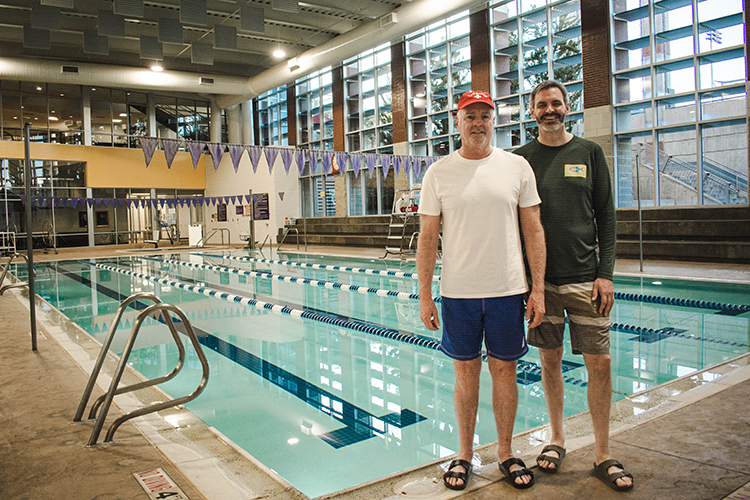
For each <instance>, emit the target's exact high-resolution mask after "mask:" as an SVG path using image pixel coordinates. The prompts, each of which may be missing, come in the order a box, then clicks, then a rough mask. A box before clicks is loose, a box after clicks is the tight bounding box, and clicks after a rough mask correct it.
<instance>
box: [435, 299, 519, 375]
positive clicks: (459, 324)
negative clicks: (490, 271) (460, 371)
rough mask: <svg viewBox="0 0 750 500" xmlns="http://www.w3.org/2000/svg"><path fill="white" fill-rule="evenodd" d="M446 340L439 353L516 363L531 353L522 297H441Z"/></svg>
mask: <svg viewBox="0 0 750 500" xmlns="http://www.w3.org/2000/svg"><path fill="white" fill-rule="evenodd" d="M441 302H442V310H443V339H442V342H441V345H440V350H441V351H443V352H444V353H445V354H446V355H448V356H449V357H451V358H453V359H457V360H459V361H468V360H472V359H476V358H478V357H479V356H481V355H482V339H484V344H485V346H486V348H487V355H489V356H492V357H493V358H496V359H500V360H502V361H514V360H516V359H518V358H520V357H522V356H523V355H524V354H526V353H527V352H528V350H529V346H528V345H527V344H526V335H525V334H524V312H525V307H524V302H523V294H519V295H511V296H509V297H490V298H485V299H455V298H448V297H443V298H442V301H441Z"/></svg>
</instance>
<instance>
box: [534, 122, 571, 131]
mask: <svg viewBox="0 0 750 500" xmlns="http://www.w3.org/2000/svg"><path fill="white" fill-rule="evenodd" d="M538 125H539V128H540V129H542V130H544V131H545V132H557V131H559V130H560V129H561V128H562V127H564V126H565V121H564V120H560V121H559V122H557V123H555V124H550V123H546V122H542V123H538Z"/></svg>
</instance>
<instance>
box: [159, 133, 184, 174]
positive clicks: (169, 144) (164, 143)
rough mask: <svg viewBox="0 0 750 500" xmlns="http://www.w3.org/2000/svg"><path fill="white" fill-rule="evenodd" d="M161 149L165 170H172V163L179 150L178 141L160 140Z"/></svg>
mask: <svg viewBox="0 0 750 500" xmlns="http://www.w3.org/2000/svg"><path fill="white" fill-rule="evenodd" d="M161 147H162V148H164V158H166V160H167V168H172V162H173V161H174V157H175V155H176V154H177V150H178V149H180V140H179V139H162V140H161Z"/></svg>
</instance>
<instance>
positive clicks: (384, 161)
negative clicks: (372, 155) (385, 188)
mask: <svg viewBox="0 0 750 500" xmlns="http://www.w3.org/2000/svg"><path fill="white" fill-rule="evenodd" d="M380 164H381V165H383V178H385V177H388V170H390V168H391V155H380Z"/></svg>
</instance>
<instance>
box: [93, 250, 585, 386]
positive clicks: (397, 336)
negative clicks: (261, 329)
mask: <svg viewBox="0 0 750 500" xmlns="http://www.w3.org/2000/svg"><path fill="white" fill-rule="evenodd" d="M154 260H157V261H158V259H154ZM79 262H82V263H84V264H88V265H90V266H93V267H97V268H99V269H105V270H107V271H113V272H116V273H119V274H123V275H125V276H131V277H133V278H138V279H145V280H148V281H151V282H154V283H160V284H163V285H169V286H173V287H175V288H179V289H181V290H187V291H189V292H193V293H197V294H200V295H205V296H206V297H214V298H217V299H221V300H225V301H227V302H231V303H237V304H242V305H245V306H248V307H255V308H257V309H262V310H266V311H271V312H272V313H275V314H279V315H282V316H288V317H292V318H298V319H299V318H305V319H309V320H312V321H317V322H320V323H325V324H329V325H334V326H337V327H340V328H347V329H349V330H354V331H357V332H363V333H369V334H371V335H376V336H378V337H384V338H388V339H392V340H396V341H398V342H404V343H406V344H412V345H416V346H419V347H425V348H427V349H433V350H439V349H440V342H438V341H437V340H435V339H433V338H429V337H423V336H420V335H417V334H414V333H410V334H406V333H402V332H399V331H397V330H393V329H391V328H386V327H383V326H375V325H372V324H367V323H360V322H357V321H352V320H344V319H341V318H336V317H333V316H327V315H325V314H320V313H315V312H311V311H303V310H300V309H294V308H291V307H289V306H282V305H279V304H274V303H272V302H265V301H262V300H256V299H251V298H249V297H243V296H242V295H235V294H231V293H228V292H220V291H218V290H214V289H212V288H208V287H204V286H197V285H190V284H188V283H182V282H180V281H176V280H172V279H167V278H157V277H156V276H150V275H148V274H143V273H137V272H135V271H128V270H126V269H121V268H119V267H115V266H108V265H106V264H98V263H93V262H89V261H85V260H81V261H79ZM518 368H519V369H521V370H522V371H525V372H529V373H533V374H540V373H541V366H540V365H538V364H536V363H531V362H528V361H523V360H519V363H518ZM563 380H564V381H565V382H567V383H570V384H573V385H578V386H581V387H586V386H587V385H588V384H587V383H586V382H585V381H583V380H580V379H576V378H573V377H568V376H563Z"/></svg>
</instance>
